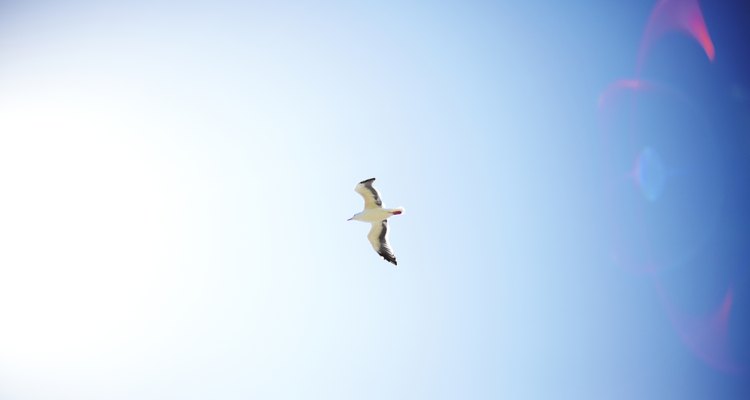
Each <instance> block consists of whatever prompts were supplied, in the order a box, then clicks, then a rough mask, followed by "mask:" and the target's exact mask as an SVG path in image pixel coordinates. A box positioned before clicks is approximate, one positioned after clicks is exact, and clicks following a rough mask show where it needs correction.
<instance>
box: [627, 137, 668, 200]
mask: <svg viewBox="0 0 750 400" xmlns="http://www.w3.org/2000/svg"><path fill="white" fill-rule="evenodd" d="M630 176H631V177H632V178H633V181H634V182H635V184H636V186H637V187H638V188H639V189H640V191H641V194H643V197H645V198H646V199H647V200H648V201H656V200H657V199H658V198H659V197H660V196H661V193H662V191H663V190H664V184H665V183H666V181H667V176H668V175H667V172H666V168H665V167H664V163H663V162H662V161H661V157H660V156H659V153H657V152H656V150H654V149H653V148H651V147H648V146H647V147H645V148H644V149H643V150H641V152H640V154H638V158H636V160H635V164H634V165H633V170H632V171H631V173H630Z"/></svg>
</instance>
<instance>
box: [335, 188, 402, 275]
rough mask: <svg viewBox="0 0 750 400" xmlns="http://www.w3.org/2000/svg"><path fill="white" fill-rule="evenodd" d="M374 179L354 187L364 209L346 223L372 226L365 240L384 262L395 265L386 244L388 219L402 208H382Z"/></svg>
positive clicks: (391, 252) (391, 251) (391, 253)
mask: <svg viewBox="0 0 750 400" xmlns="http://www.w3.org/2000/svg"><path fill="white" fill-rule="evenodd" d="M373 182H375V178H370V179H367V180H364V181H362V182H360V183H358V184H357V186H355V187H354V191H355V192H357V193H359V194H360V195H362V197H363V198H364V199H365V209H364V210H362V212H360V213H357V214H354V216H353V217H351V218H349V219H348V220H347V221H351V220H354V221H362V222H369V223H370V224H371V225H372V228H370V233H368V234H367V240H369V241H370V244H371V245H372V248H373V249H375V252H376V253H378V254H380V256H381V257H383V258H384V259H385V260H386V261H388V262H390V263H392V264H393V265H397V263H396V256H395V255H393V250H391V246H390V245H389V244H388V218H390V217H391V216H393V215H399V214H401V213H403V212H404V208H403V207H398V208H383V201H382V200H380V194H379V193H378V191H377V190H375V188H374V187H372V183H373Z"/></svg>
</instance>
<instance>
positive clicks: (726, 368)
mask: <svg viewBox="0 0 750 400" xmlns="http://www.w3.org/2000/svg"><path fill="white" fill-rule="evenodd" d="M655 284H656V285H655V286H656V292H657V294H658V295H659V300H660V301H661V303H662V306H663V307H664V310H665V311H666V314H667V317H668V318H669V321H670V323H671V324H672V326H673V327H674V329H675V331H677V334H678V335H679V336H680V339H681V340H682V341H683V343H685V345H686V346H687V348H688V349H690V351H691V352H692V353H693V354H695V356H696V357H698V358H699V359H701V360H702V361H703V362H705V363H706V364H708V365H709V366H711V367H713V368H715V369H717V370H719V371H723V372H727V373H732V374H742V373H744V371H745V368H744V367H743V366H741V365H740V364H739V363H737V361H735V360H734V358H733V357H732V355H731V351H730V349H729V337H728V333H729V316H730V314H731V312H732V303H733V301H734V290H733V289H732V287H731V286H730V287H729V288H727V290H726V292H725V294H724V298H723V300H722V302H721V304H719V306H718V307H716V308H715V309H714V310H713V311H711V312H710V313H708V314H706V315H700V316H696V315H690V314H688V313H686V312H684V311H683V310H680V309H679V308H678V307H677V306H676V305H675V304H674V303H673V302H672V301H671V299H670V297H669V296H668V294H667V293H666V290H665V289H664V287H663V286H662V285H661V284H660V283H659V281H658V280H656V281H655Z"/></svg>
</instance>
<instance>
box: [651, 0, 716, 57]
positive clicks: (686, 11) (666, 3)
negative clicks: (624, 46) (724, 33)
mask: <svg viewBox="0 0 750 400" xmlns="http://www.w3.org/2000/svg"><path fill="white" fill-rule="evenodd" d="M668 32H683V33H686V34H688V35H689V36H690V37H692V38H693V39H695V40H696V41H697V42H698V44H699V45H700V46H701V48H703V51H704V52H705V53H706V56H707V57H708V59H709V60H710V61H713V60H714V58H715V56H716V51H715V49H714V43H713V41H712V40H711V35H710V34H709V33H708V27H706V21H705V20H704V19H703V13H702V12H701V8H700V5H699V4H698V0H660V1H659V2H658V3H656V5H655V6H654V9H653V11H651V16H650V17H649V19H648V23H647V24H646V30H645V31H644V33H643V39H642V40H641V47H640V50H639V51H638V61H637V71H639V72H640V71H641V68H642V67H643V64H644V62H645V59H646V55H647V53H648V51H649V50H650V48H651V46H652V45H653V43H654V42H656V40H658V39H659V38H660V37H661V36H662V35H664V34H665V33H668Z"/></svg>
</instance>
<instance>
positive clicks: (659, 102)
mask: <svg viewBox="0 0 750 400" xmlns="http://www.w3.org/2000/svg"><path fill="white" fill-rule="evenodd" d="M600 100H601V104H602V106H601V107H600V108H599V111H600V122H601V129H602V134H603V138H602V140H603V146H604V152H603V156H604V157H605V158H606V160H607V163H606V164H605V165H604V167H603V168H602V169H601V173H602V174H604V176H605V189H606V192H605V195H606V196H607V197H606V201H607V204H608V206H609V208H610V214H609V218H607V220H608V224H609V231H610V233H609V234H610V243H611V246H612V252H611V255H612V258H613V259H615V260H616V261H617V263H618V264H620V265H621V266H622V267H623V268H625V269H627V270H630V271H637V272H647V271H652V270H654V269H657V270H658V269H664V268H672V267H679V266H683V265H686V264H687V263H689V262H690V261H691V260H692V259H693V258H694V256H695V254H696V253H697V252H698V251H700V250H701V248H702V247H703V246H704V244H705V243H706V241H707V240H708V238H710V237H711V235H712V234H713V233H714V230H715V226H716V224H717V220H718V215H719V211H720V209H721V204H722V201H723V193H724V181H725V179H726V178H725V171H724V167H723V164H722V163H721V160H722V159H721V157H720V154H719V147H718V144H717V143H716V138H715V136H714V135H713V130H712V128H711V124H709V123H708V118H707V117H706V116H705V114H704V112H702V111H701V109H700V108H699V107H698V106H696V105H695V104H693V103H692V102H691V101H689V99H688V98H687V96H685V95H684V94H682V93H680V92H679V91H677V90H674V89H671V88H669V87H668V86H666V85H663V84H657V83H654V82H650V81H645V80H640V79H630V80H621V81H617V82H615V83H613V84H612V85H610V86H609V87H608V88H607V89H606V90H605V91H604V92H603V94H602V96H601V98H600ZM644 200H645V201H644Z"/></svg>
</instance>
